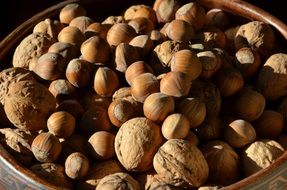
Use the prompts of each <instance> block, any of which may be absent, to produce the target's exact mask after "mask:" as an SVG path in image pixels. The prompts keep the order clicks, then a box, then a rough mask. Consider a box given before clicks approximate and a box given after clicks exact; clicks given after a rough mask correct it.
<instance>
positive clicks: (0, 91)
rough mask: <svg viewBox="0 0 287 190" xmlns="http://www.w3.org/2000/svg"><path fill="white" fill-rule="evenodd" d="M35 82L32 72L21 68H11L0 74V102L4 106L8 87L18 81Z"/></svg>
mask: <svg viewBox="0 0 287 190" xmlns="http://www.w3.org/2000/svg"><path fill="white" fill-rule="evenodd" d="M25 80H35V79H34V77H33V74H32V72H30V71H29V70H27V69H24V68H21V67H11V68H8V69H5V70H3V71H1V72H0V102H1V103H2V104H4V96H5V95H6V94H7V93H8V90H9V85H10V84H13V83H17V82H19V81H25Z"/></svg>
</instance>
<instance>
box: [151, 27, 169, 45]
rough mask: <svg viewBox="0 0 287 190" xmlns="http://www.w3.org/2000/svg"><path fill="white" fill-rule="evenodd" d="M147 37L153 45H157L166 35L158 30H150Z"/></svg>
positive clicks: (164, 39)
mask: <svg viewBox="0 0 287 190" xmlns="http://www.w3.org/2000/svg"><path fill="white" fill-rule="evenodd" d="M149 37H150V39H151V40H152V42H153V44H154V45H158V44H161V43H163V42H164V41H166V36H165V35H164V34H163V33H161V32H160V31H158V30H152V31H151V32H150V33H149Z"/></svg>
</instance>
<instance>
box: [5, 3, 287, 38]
mask: <svg viewBox="0 0 287 190" xmlns="http://www.w3.org/2000/svg"><path fill="white" fill-rule="evenodd" d="M58 2H61V1H60V0H40V1H39V0H38V1H37V0H8V1H5V4H6V5H2V6H1V7H0V41H1V40H2V39H3V38H4V37H5V36H7V35H8V34H9V33H10V32H12V31H13V30H14V29H15V28H16V27H17V26H19V25H20V24H21V23H23V22H24V21H26V20H27V19H29V18H30V17H31V16H33V15H35V14H36V13H38V12H40V11H42V10H44V9H46V8H48V7H50V6H52V5H54V4H56V3H58ZM98 2H99V3H103V2H105V1H103V0H98ZM106 2H107V1H106ZM115 2H117V3H116V5H115V4H112V5H108V6H106V8H104V9H95V11H98V12H99V14H102V13H103V12H104V13H108V9H110V10H117V9H118V8H119V7H120V6H118V5H117V4H119V3H120V2H121V3H123V2H124V3H127V2H128V3H129V4H135V3H139V2H145V1H136V0H129V1H128V0H116V1H115ZM148 2H153V1H148ZM248 2H250V3H252V4H254V5H256V6H258V7H260V8H262V9H264V10H266V11H267V12H269V13H271V14H273V15H274V16H276V17H277V18H279V19H280V20H282V21H283V22H285V23H287V13H286V12H287V11H286V10H285V6H284V5H283V4H285V1H274V0H248ZM117 11H118V10H117ZM106 15H108V14H106Z"/></svg>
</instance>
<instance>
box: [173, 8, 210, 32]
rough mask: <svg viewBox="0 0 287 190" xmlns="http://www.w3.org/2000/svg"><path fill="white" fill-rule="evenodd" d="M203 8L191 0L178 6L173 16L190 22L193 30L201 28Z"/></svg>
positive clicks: (203, 20) (203, 15)
mask: <svg viewBox="0 0 287 190" xmlns="http://www.w3.org/2000/svg"><path fill="white" fill-rule="evenodd" d="M205 15H206V13H205V10H204V9H203V7H201V6H200V5H199V4H198V3H196V2H191V3H187V4H185V5H183V6H182V7H180V8H179V9H178V10H177V11H176V13H175V18H176V19H179V20H184V21H186V22H188V23H189V24H191V25H192V26H193V28H194V29H195V30H199V29H201V28H202V27H203V26H204V24H205Z"/></svg>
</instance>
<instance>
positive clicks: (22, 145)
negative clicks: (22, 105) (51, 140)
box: [0, 128, 37, 166]
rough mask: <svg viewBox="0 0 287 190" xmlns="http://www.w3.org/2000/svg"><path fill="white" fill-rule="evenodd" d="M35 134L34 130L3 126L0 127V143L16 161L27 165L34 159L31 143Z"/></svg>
mask: <svg viewBox="0 0 287 190" xmlns="http://www.w3.org/2000/svg"><path fill="white" fill-rule="evenodd" d="M36 135H37V134H36V133H35V132H30V131H24V130H21V129H11V128H4V129H0V144H2V145H3V146H4V148H5V149H6V150H7V151H8V152H9V153H10V154H11V155H12V156H14V158H15V159H16V160H17V161H19V162H20V163H22V164H23V165H25V166H28V165H30V164H31V163H32V161H34V156H33V153H32V151H31V144H32V141H33V140H34V138H35V137H36Z"/></svg>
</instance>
